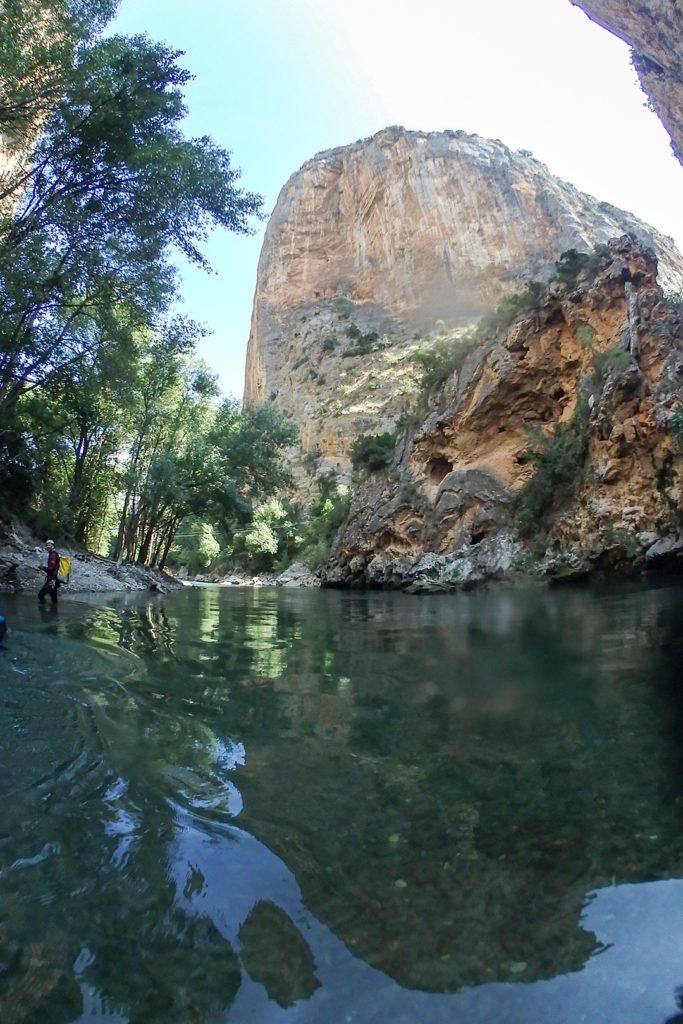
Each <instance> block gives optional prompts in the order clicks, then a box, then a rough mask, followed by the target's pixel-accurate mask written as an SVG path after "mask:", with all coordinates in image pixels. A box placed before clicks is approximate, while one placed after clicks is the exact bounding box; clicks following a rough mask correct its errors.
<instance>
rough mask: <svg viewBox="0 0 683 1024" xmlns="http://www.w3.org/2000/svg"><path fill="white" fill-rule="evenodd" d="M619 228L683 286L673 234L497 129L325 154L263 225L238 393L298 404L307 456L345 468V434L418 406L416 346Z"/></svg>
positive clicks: (391, 420) (406, 136)
mask: <svg viewBox="0 0 683 1024" xmlns="http://www.w3.org/2000/svg"><path fill="white" fill-rule="evenodd" d="M624 232H631V233H634V234H636V235H638V236H639V237H640V238H642V239H644V241H645V242H646V243H647V244H648V245H652V246H654V247H655V248H656V250H657V252H658V255H659V259H660V271H661V280H662V282H663V284H664V286H665V288H667V289H671V290H673V291H682V290H683V262H682V261H681V257H680V255H679V254H678V253H677V252H676V250H675V248H674V247H673V245H672V244H671V242H670V241H669V240H667V239H665V238H663V237H662V236H659V235H657V233H656V232H654V231H653V230H652V229H651V228H648V227H647V226H646V225H643V224H642V223H640V222H639V221H637V220H636V218H634V217H633V216H631V215H630V214H628V213H625V212H623V211H621V210H618V209H615V208H614V207H612V206H610V205H609V204H607V203H604V202H597V201H596V200H595V199H593V198H592V197H590V196H587V195H584V194H582V193H580V192H578V191H577V190H576V189H575V188H573V187H572V186H571V185H569V184H567V183H565V182H562V181H560V180H558V179H557V178H555V177H553V176H552V175H551V174H550V173H549V171H548V169H547V168H546V167H545V166H544V165H543V164H541V163H539V162H538V161H537V160H535V159H534V158H533V157H532V156H531V155H530V154H528V153H524V152H520V153H513V152H511V151H510V150H509V149H508V148H507V147H506V146H504V145H503V144H502V143H501V142H499V141H497V140H496V141H491V140H486V139H481V138H479V137H477V136H472V135H466V134H465V133H464V132H444V133H423V132H408V131H405V130H403V129H400V128H389V129H386V130H385V131H381V132H379V133H378V134H377V135H375V136H373V137H372V138H370V139H366V140H363V141H360V142H358V143H356V144H355V145H351V146H346V147H343V148H339V149H334V150H330V151H327V152H324V153H321V154H318V155H317V156H316V157H315V158H314V159H312V160H310V161H308V162H307V163H306V164H304V166H303V167H302V168H301V170H300V171H298V172H297V173H296V174H294V175H293V176H292V178H290V180H289V181H288V182H287V184H286V185H285V186H284V188H283V189H282V192H281V194H280V197H279V199H278V202H277V205H276V208H275V210H274V212H273V215H272V217H271V219H270V223H269V225H268V229H267V231H266V236H265V240H264V245H263V249H262V253H261V259H260V262H259V269H258V278H257V285H256V294H255V299H254V309H253V316H252V327H251V335H250V339H249V347H248V352H247V366H246V386H245V401H246V402H247V404H257V403H259V402H262V401H271V402H272V403H273V404H274V405H275V406H276V407H278V408H280V409H281V410H283V411H285V412H287V413H288V414H289V415H291V416H292V417H293V419H294V420H295V422H296V423H297V425H298V427H299V429H300V434H301V448H302V452H303V454H304V456H305V458H306V459H307V460H308V462H307V465H308V467H309V469H310V468H311V467H315V468H316V469H317V471H318V472H321V471H324V470H330V469H332V470H334V471H335V472H337V473H340V474H341V476H342V477H343V476H344V475H345V474H347V475H348V471H349V460H348V453H349V449H350V446H351V444H352V442H353V440H354V439H355V438H356V437H357V436H358V435H359V434H363V433H380V432H382V431H385V430H391V429H393V427H394V426H395V424H396V421H397V419H398V418H399V417H400V416H401V414H402V413H404V412H406V411H407V410H409V409H410V408H411V407H412V405H413V404H414V400H415V395H416V392H417V390H418V389H419V375H418V374H417V373H416V368H415V364H414V361H413V359H412V358H411V356H412V354H413V353H414V351H415V349H416V348H417V347H418V346H419V345H420V344H423V343H424V342H425V341H428V342H431V341H434V339H435V338H436V337H437V336H439V335H443V334H444V332H446V333H448V331H449V330H450V329H451V328H452V327H454V326H455V327H457V326H461V327H462V326H463V325H465V324H467V323H468V322H471V321H473V320H476V319H477V318H478V317H480V316H481V314H483V313H485V312H486V311H487V310H490V309H492V308H493V307H494V306H495V305H496V304H497V303H498V302H499V300H500V299H501V298H503V297H504V296H505V295H507V294H510V293H512V292H516V291H519V290H520V289H521V288H523V287H524V285H525V283H526V282H528V281H529V279H532V278H539V279H546V280H547V279H548V277H549V276H550V275H551V273H552V270H553V267H554V264H555V261H556V260H557V259H558V257H559V256H560V254H561V253H563V252H565V251H566V250H569V249H578V250H582V251H587V250H590V249H592V247H593V246H594V245H595V244H596V243H601V242H606V241H607V240H608V239H609V238H612V237H615V236H620V235H623V234H624ZM300 480H303V474H300Z"/></svg>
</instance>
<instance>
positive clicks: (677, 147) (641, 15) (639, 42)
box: [571, 0, 683, 163]
mask: <svg viewBox="0 0 683 1024" xmlns="http://www.w3.org/2000/svg"><path fill="white" fill-rule="evenodd" d="M571 2H572V3H573V4H574V5H575V6H576V7H581V8H582V9H583V10H584V11H585V12H586V14H587V15H588V16H589V18H592V20H593V21H596V22H597V23H598V24H599V25H602V26H603V27H604V28H606V29H608V30H609V31H610V32H613V33H614V35H617V36H619V38H620V39H623V40H624V41H625V42H627V43H628V44H629V46H631V47H632V49H633V64H634V66H635V68H636V71H637V72H638V76H639V78H640V82H641V84H642V86H643V89H644V90H645V92H646V93H647V94H648V96H649V97H650V102H651V104H652V107H653V109H654V110H655V112H656V113H657V115H658V116H659V118H660V120H661V122H662V124H663V125H664V127H665V128H666V130H667V131H668V133H669V135H670V136H671V145H672V147H673V151H674V153H675V154H676V156H677V157H678V159H679V160H680V161H681V163H683V4H681V2H680V0H648V2H647V3H645V2H644V0H639V2H636V3H628V2H626V0H571Z"/></svg>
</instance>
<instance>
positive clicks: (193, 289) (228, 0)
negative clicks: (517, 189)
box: [115, 0, 683, 397]
mask: <svg viewBox="0 0 683 1024" xmlns="http://www.w3.org/2000/svg"><path fill="white" fill-rule="evenodd" d="M115 29H116V30H118V31H120V32H125V33H135V32H142V31H144V32H147V33H148V34H149V35H150V36H151V37H152V38H153V39H156V40H159V41H164V42H167V43H169V44H170V45H172V46H173V47H175V48H177V49H180V50H184V51H185V56H184V57H183V58H182V60H181V63H182V65H183V66H184V67H186V68H188V69H189V70H190V71H191V72H192V73H193V74H194V75H195V76H196V79H195V81H194V82H193V83H192V84H191V85H190V87H189V89H188V92H187V100H188V105H189V109H190V114H189V117H188V119H187V122H186V130H187V132H188V134H190V135H204V134H208V135H211V136H213V138H214V139H215V140H216V141H217V142H218V143H220V144H221V145H223V146H225V147H226V148H227V149H229V150H230V151H231V152H232V154H233V164H234V166H236V167H239V168H240V169H241V170H242V184H243V185H244V187H245V188H246V189H248V190H250V191H255V192H260V193H261V194H262V195H263V196H264V199H265V209H266V212H268V213H270V212H271V211H272V209H273V207H274V205H275V201H276V200H277V196H278V193H279V191H280V189H281V188H282V186H283V185H284V183H285V182H286V181H287V179H288V178H289V176H290V175H291V174H293V173H294V171H296V170H297V169H298V168H299V167H300V166H301V164H302V163H304V161H305V160H308V159H309V158H310V157H312V156H313V155H314V154H315V153H317V152H320V151H321V150H324V149H330V148H332V147H334V146H341V145H346V144H348V143H351V142H355V141H356V140H357V139H359V138H364V137H365V136H368V135H372V134H374V133H375V132H376V131H379V130H380V129H381V128H385V127H386V126H387V125H392V124H399V125H403V126H404V127H405V128H409V129H413V130H421V131H441V130H444V129H447V128H449V129H453V130H457V129H463V130H464V131H466V132H472V133H476V134H478V135H482V136H484V137H488V138H497V139H500V140H501V141H502V142H504V143H505V144H506V145H507V146H509V147H510V148H511V149H530V150H532V151H533V153H534V155H535V156H536V157H537V158H538V159H539V160H542V161H543V162H544V163H546V164H547V165H548V167H549V168H550V170H551V171H552V172H553V173H554V174H556V175H558V176H559V177H560V178H563V179H564V180H566V181H570V182H572V184H574V185H576V186H577V187H578V188H580V189H582V190H583V191H585V192H589V193H590V194H591V195H594V196H596V197H597V198H598V199H602V200H606V201H608V202H611V203H613V204H614V205H615V206H620V207H622V208H624V209H626V210H629V211H631V212H632V213H634V214H636V215H637V216H638V217H640V218H641V219H643V220H645V221H647V222H648V223H650V224H652V225H654V226H655V227H656V228H658V229H659V230H660V231H662V232H663V233H664V234H667V235H671V236H672V237H673V238H674V239H675V241H676V242H677V244H678V246H679V248H681V249H683V203H682V202H681V192H682V191H683V190H682V187H681V186H683V168H681V166H680V165H679V164H678V162H677V161H676V160H675V159H674V157H673V155H672V153H671V149H670V144H669V138H668V136H667V134H666V132H665V131H664V129H663V128H662V126H661V125H660V123H659V121H658V120H657V118H656V117H655V115H654V114H652V113H650V111H649V110H647V108H646V106H645V96H644V94H643V93H642V91H641V90H640V87H639V86H638V84H637V79H636V76H635V72H634V71H633V70H632V68H631V66H630V62H629V50H628V48H627V47H626V46H625V45H624V44H623V43H622V42H620V41H619V40H618V39H616V38H614V37H613V36H611V35H610V34H609V33H607V32H606V31H605V30H604V29H602V28H600V27H599V26H597V25H594V24H593V23H592V22H590V21H589V20H588V18H587V17H586V16H585V15H584V14H583V13H582V12H581V11H579V10H578V9H577V8H575V7H573V6H572V5H571V4H570V2H569V0H516V2H515V3H511V2H510V0H479V2H478V3H476V4H471V3H470V2H469V0H420V2H416V0H413V2H411V3H408V2H406V0H192V2H188V0H122V3H121V8H120V14H119V17H118V19H117V22H116V25H115ZM256 227H257V229H258V230H257V234H256V235H255V236H254V237H252V238H242V237H238V236H234V235H230V234H228V233H226V232H221V233H220V234H219V233H216V234H215V235H214V237H213V238H212V241H211V243H210V245H209V246H208V249H207V254H208V256H209V258H210V260H211V261H212V264H213V266H214V268H215V270H216V274H215V275H214V276H210V277H207V276H206V275H205V274H203V273H200V272H199V271H196V270H194V269H191V268H190V269H188V270H187V271H184V272H183V278H184V288H183V293H184V296H185V305H184V309H185V311H186V312H187V313H188V314H189V315H191V316H193V317H194V318H195V319H197V320H199V321H201V322H203V323H205V324H207V325H208V327H209V328H210V329H211V330H212V331H213V335H212V337H211V338H209V339H207V341H205V342H204V343H203V344H202V347H201V354H202V355H203V356H204V358H205V359H206V360H207V361H208V362H209V364H210V365H211V367H212V368H213V370H214V371H215V372H217V373H218V374H219V376H220V382H221V386H222V387H223V389H224V391H226V392H230V393H232V394H234V395H237V396H238V397H239V396H241V394H242V387H243V382H244V355H245V349H246V343H247V339H248V337H249V322H250V317H251V305H252V300H253V294H254V287H255V283H256V268H257V263H258V256H259V252H260V248H261V242H262V238H263V230H264V225H258V224H257V225H256Z"/></svg>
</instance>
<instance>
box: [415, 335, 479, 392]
mask: <svg viewBox="0 0 683 1024" xmlns="http://www.w3.org/2000/svg"><path fill="white" fill-rule="evenodd" d="M477 344H478V337H477V334H476V332H473V331H470V332H468V333H466V334H463V335H460V336H459V337H457V338H442V339H439V340H438V341H436V342H435V343H434V344H432V345H428V344H423V345H420V346H419V348H417V349H416V351H415V352H414V353H413V356H412V359H413V362H415V363H416V364H417V366H418V367H419V368H420V370H421V372H422V381H421V383H422V390H423V392H425V393H426V394H431V393H432V392H433V391H435V390H436V389H437V388H438V387H440V386H441V385H442V384H443V383H444V381H446V380H448V378H449V377H450V376H451V374H453V373H454V372H455V371H456V370H458V369H460V367H461V366H462V364H463V363H464V361H465V359H466V357H467V356H468V355H469V353H470V352H471V351H472V350H473V349H474V348H475V347H476V345H477Z"/></svg>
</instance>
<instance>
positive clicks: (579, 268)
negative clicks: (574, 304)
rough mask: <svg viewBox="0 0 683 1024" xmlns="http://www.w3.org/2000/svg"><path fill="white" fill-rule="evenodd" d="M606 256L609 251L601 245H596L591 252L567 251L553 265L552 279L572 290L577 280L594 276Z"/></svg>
mask: <svg viewBox="0 0 683 1024" xmlns="http://www.w3.org/2000/svg"><path fill="white" fill-rule="evenodd" d="M606 256H609V249H608V247H607V246H606V245H603V244H600V245H596V246H595V248H594V249H592V250H591V252H579V251H578V250H577V249H567V250H566V252H563V253H562V255H561V256H560V258H559V260H558V261H557V263H556V264H555V273H554V277H555V279H556V280H557V281H560V282H561V283H562V284H564V285H566V286H567V287H568V288H573V287H575V285H576V284H577V282H578V280H579V278H581V277H588V276H589V275H593V274H595V273H596V271H597V270H598V269H599V267H600V264H601V262H602V261H603V259H604V258H605V257H606Z"/></svg>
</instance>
